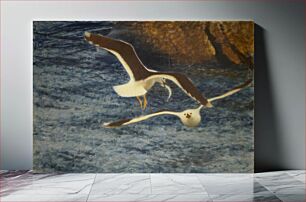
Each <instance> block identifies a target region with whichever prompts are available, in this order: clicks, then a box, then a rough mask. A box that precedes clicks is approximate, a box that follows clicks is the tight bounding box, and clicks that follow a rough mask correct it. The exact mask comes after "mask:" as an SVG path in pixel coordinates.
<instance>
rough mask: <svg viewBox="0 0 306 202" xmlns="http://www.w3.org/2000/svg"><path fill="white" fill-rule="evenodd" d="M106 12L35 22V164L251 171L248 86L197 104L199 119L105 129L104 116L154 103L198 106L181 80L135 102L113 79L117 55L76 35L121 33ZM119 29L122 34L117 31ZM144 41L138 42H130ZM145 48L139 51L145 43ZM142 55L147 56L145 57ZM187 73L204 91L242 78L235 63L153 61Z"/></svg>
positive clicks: (125, 114) (45, 167) (118, 74)
mask: <svg viewBox="0 0 306 202" xmlns="http://www.w3.org/2000/svg"><path fill="white" fill-rule="evenodd" d="M117 29H118V28H117V26H116V23H113V22H44V21H40V22H34V30H33V32H34V41H33V46H34V64H33V72H34V73H33V74H34V75H33V76H34V77H33V78H34V86H33V88H34V90H33V91H34V92H33V93H34V103H33V104H34V134H33V135H34V169H35V170H36V171H43V172H49V171H63V172H68V171H69V172H176V173H177V172H253V165H254V163H253V159H254V153H253V152H254V146H253V142H254V138H253V135H254V133H253V94H254V91H253V88H252V87H250V88H247V89H245V90H243V91H241V92H239V93H237V94H235V95H233V96H230V97H227V98H225V99H222V100H220V101H216V102H214V103H213V104H214V108H210V109H204V110H202V112H201V114H202V123H201V125H200V126H199V127H198V128H187V127H185V126H184V125H182V124H181V122H180V121H179V120H178V118H177V117H172V116H160V117H155V118H152V119H150V120H147V121H144V122H141V123H138V124H134V125H129V126H125V127H122V128H115V129H106V128H103V127H101V123H103V122H110V121H116V120H119V119H124V118H129V117H135V116H139V115H141V114H146V113H150V112H151V111H157V110H161V109H170V110H176V111H182V110H184V109H187V108H194V107H197V104H196V103H195V102H194V101H193V100H192V99H190V98H189V97H188V96H186V95H185V94H184V93H183V92H182V91H181V90H180V89H179V88H178V87H176V86H175V85H173V84H171V87H172V89H173V95H172V98H171V100H170V102H166V99H167V96H168V93H167V91H166V90H165V89H163V88H161V87H159V85H156V86H155V87H154V88H153V89H152V90H151V91H150V92H149V94H148V96H147V97H148V101H149V105H148V108H147V110H146V111H145V112H142V111H141V109H140V107H139V104H138V102H137V100H136V99H135V98H122V97H119V96H118V95H117V94H116V93H115V92H114V91H113V89H112V86H114V85H119V84H123V83H125V82H127V81H128V76H127V74H126V72H125V70H124V69H123V67H122V66H121V64H120V63H119V62H118V60H117V59H116V58H115V57H114V56H113V55H111V54H109V53H108V52H106V51H104V50H101V49H99V50H97V49H96V48H95V47H94V46H92V45H90V44H88V43H87V42H86V41H85V40H84V39H83V34H84V31H91V32H95V33H101V34H104V35H109V36H115V37H116V38H119V39H120V38H121V36H122V39H123V38H126V35H125V34H124V33H125V32H126V33H129V30H124V31H125V32H122V30H120V32H119V31H118V30H117ZM118 33H119V34H118ZM135 48H136V50H142V51H145V47H135ZM142 54H145V52H142ZM144 62H145V61H144ZM150 68H152V69H158V70H171V71H179V72H182V73H184V74H186V75H188V76H189V77H190V78H191V79H192V80H193V82H194V83H195V85H196V86H197V87H198V88H199V89H200V90H201V92H203V94H205V95H206V97H213V96H216V95H219V94H222V93H223V92H225V91H226V90H228V89H230V88H232V87H233V86H235V85H238V84H240V83H242V82H243V81H244V79H245V76H246V71H244V70H242V69H239V68H237V69H233V68H226V67H225V68H224V69H220V68H218V69H213V68H212V67H208V66H206V65H205V64H202V65H195V66H192V67H186V66H184V65H173V64H172V65H171V66H168V65H162V66H161V65H158V66H154V65H153V66H150Z"/></svg>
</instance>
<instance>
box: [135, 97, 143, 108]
mask: <svg viewBox="0 0 306 202" xmlns="http://www.w3.org/2000/svg"><path fill="white" fill-rule="evenodd" d="M136 98H137V100H138V102H139V105H140V108H141V109H142V100H141V99H140V97H139V96H136Z"/></svg>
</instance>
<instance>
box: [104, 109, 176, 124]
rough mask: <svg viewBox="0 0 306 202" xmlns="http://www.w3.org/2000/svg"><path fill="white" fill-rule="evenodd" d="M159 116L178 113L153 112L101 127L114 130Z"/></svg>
mask: <svg viewBox="0 0 306 202" xmlns="http://www.w3.org/2000/svg"><path fill="white" fill-rule="evenodd" d="M160 115H175V116H179V113H178V112H173V111H166V110H162V111H158V112H155V113H152V114H147V115H143V116H139V117H135V118H131V119H122V120H119V121H114V122H110V123H104V124H103V127H105V128H116V127H120V126H124V125H129V124H132V123H137V122H141V121H145V120H147V119H150V118H152V117H154V116H160Z"/></svg>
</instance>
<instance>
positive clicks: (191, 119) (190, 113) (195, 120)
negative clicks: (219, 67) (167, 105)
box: [103, 79, 252, 128]
mask: <svg viewBox="0 0 306 202" xmlns="http://www.w3.org/2000/svg"><path fill="white" fill-rule="evenodd" d="M251 83H252V79H249V80H247V81H246V82H245V83H243V84H241V85H239V86H237V87H235V88H233V89H231V90H229V91H228V92H226V93H224V94H222V95H219V96H216V97H213V98H210V99H208V100H207V101H208V102H213V101H215V100H219V99H222V98H225V97H227V96H230V95H232V94H234V93H237V92H239V91H240V90H242V89H243V88H245V87H247V86H249V85H250V84H251ZM202 108H203V105H200V106H199V107H198V108H195V109H186V110H184V111H181V112H174V111H167V110H162V111H158V112H155V113H152V114H148V115H144V116H139V117H136V118H131V119H123V120H120V121H115V122H111V123H104V124H103V126H104V127H106V128H115V127H120V126H124V125H129V124H132V123H137V122H141V121H144V120H147V119H150V118H152V117H155V116H160V115H174V116H177V117H178V118H179V119H180V120H181V122H182V123H183V124H184V125H185V126H187V127H197V126H198V125H199V124H200V122H201V114H200V111H201V109H202Z"/></svg>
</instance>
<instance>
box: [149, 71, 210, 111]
mask: <svg viewBox="0 0 306 202" xmlns="http://www.w3.org/2000/svg"><path fill="white" fill-rule="evenodd" d="M152 78H164V79H168V80H171V81H172V82H174V83H175V84H176V85H177V86H179V87H180V88H181V89H182V90H183V91H184V92H185V93H186V94H187V95H188V96H190V97H191V98H193V99H194V100H196V101H197V102H199V103H200V104H201V105H203V106H205V107H212V105H211V103H210V102H209V101H208V100H207V99H206V98H205V97H204V96H203V94H202V93H201V92H200V91H199V90H198V89H197V88H196V87H195V85H194V84H193V83H192V81H191V80H190V79H189V78H188V77H187V76H185V75H184V74H181V73H173V72H164V73H158V72H156V73H155V72H154V73H153V75H152V76H150V77H148V79H152Z"/></svg>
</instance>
